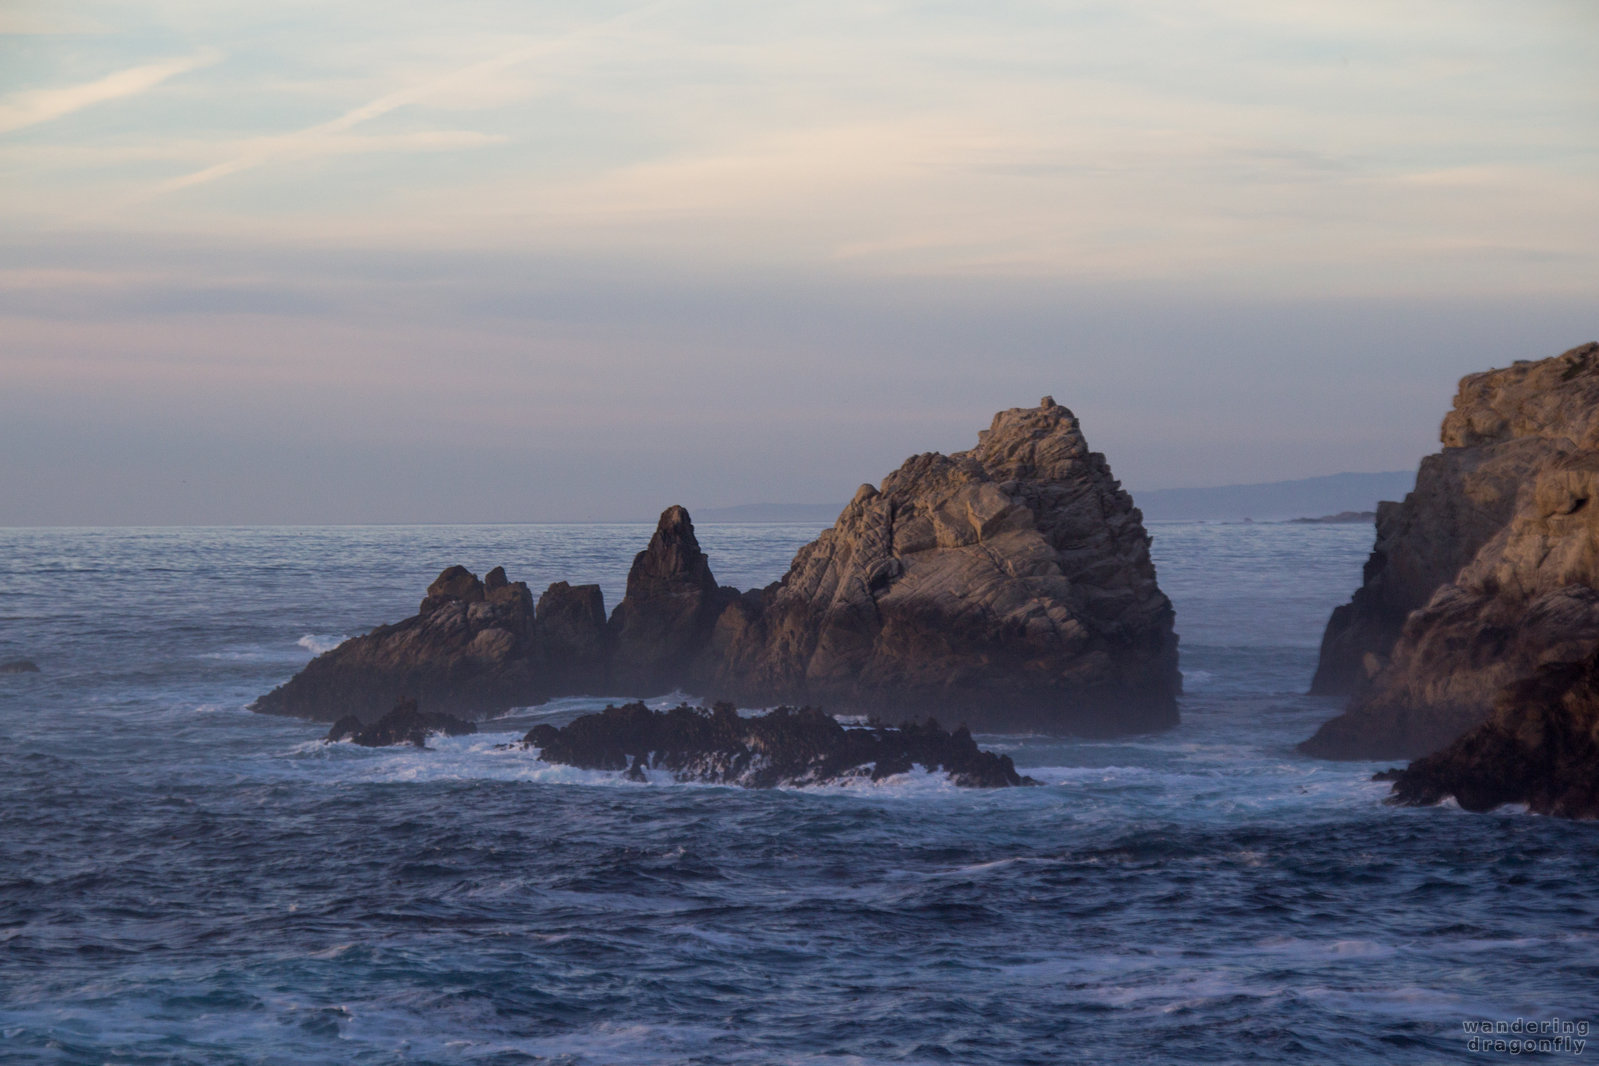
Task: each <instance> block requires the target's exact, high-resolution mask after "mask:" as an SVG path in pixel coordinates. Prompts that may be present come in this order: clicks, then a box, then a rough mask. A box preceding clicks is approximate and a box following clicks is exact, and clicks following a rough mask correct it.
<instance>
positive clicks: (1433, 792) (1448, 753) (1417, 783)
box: [1391, 651, 1599, 818]
mask: <svg viewBox="0 0 1599 1066" xmlns="http://www.w3.org/2000/svg"><path fill="white" fill-rule="evenodd" d="M1450 797H1453V798H1454V799H1455V800H1456V802H1458V803H1459V804H1460V806H1462V807H1464V808H1465V809H1466V810H1468V811H1487V810H1492V809H1493V808H1494V807H1497V806H1499V805H1500V804H1502V803H1525V804H1526V805H1527V807H1528V808H1529V809H1530V810H1533V811H1536V812H1538V813H1540V814H1554V815H1559V816H1561V817H1565V818H1599V651H1596V652H1594V654H1592V655H1590V656H1588V658H1587V659H1585V660H1583V661H1581V662H1574V663H1566V662H1556V663H1549V664H1546V665H1545V666H1543V667H1541V668H1540V669H1539V670H1538V671H1537V673H1535V674H1534V675H1533V676H1532V677H1530V678H1524V679H1522V680H1520V681H1517V682H1515V683H1514V684H1512V685H1510V686H1509V687H1508V688H1506V689H1505V690H1504V691H1503V692H1501V693H1500V695H1499V697H1498V700H1497V702H1496V704H1495V709H1494V712H1493V715H1492V716H1491V717H1490V718H1489V719H1488V721H1486V722H1484V723H1483V724H1482V725H1480V726H1478V727H1477V728H1475V729H1473V730H1472V731H1471V732H1469V733H1467V734H1466V735H1465V736H1463V737H1461V738H1459V739H1458V740H1456V741H1455V742H1454V743H1452V744H1450V745H1449V746H1448V747H1446V748H1444V749H1443V750H1442V751H1439V752H1435V753H1434V754H1432V755H1429V756H1427V757H1426V758H1423V759H1418V760H1417V761H1415V762H1413V763H1411V764H1410V766H1409V767H1408V768H1406V769H1405V770H1404V771H1403V772H1402V773H1401V774H1400V775H1399V776H1398V779H1397V780H1396V781H1395V782H1394V788H1393V797H1392V799H1391V802H1393V803H1399V804H1406V805H1412V806H1420V805H1425V804H1432V803H1438V802H1441V801H1442V800H1444V799H1447V798H1450Z"/></svg>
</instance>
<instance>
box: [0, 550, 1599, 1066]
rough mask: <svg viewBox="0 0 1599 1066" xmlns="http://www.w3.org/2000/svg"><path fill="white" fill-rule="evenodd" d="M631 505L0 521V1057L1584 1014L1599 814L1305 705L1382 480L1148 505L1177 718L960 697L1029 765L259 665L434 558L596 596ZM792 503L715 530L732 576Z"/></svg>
mask: <svg viewBox="0 0 1599 1066" xmlns="http://www.w3.org/2000/svg"><path fill="white" fill-rule="evenodd" d="M651 528H652V527H651V526H648V525H627V526H624V525H593V526H581V525H578V526H571V525H547V526H417V527H397V526H381V527H335V528H330V527H314V528H277V527H274V528H216V529H164V528H163V529H12V530H0V546H3V547H0V619H3V623H0V660H3V659H6V658H10V657H14V656H26V657H28V658H31V659H33V660H34V661H36V662H37V663H38V664H39V666H40V668H41V672H40V673H37V674H16V675H0V729H3V736H4V740H3V742H0V1061H3V1062H7V1063H12V1062H17V1063H31V1062H45V1063H85V1064H88V1063H94V1064H100V1063H125V1064H134V1063H152V1064H153V1063H162V1064H167V1063H207V1064H211V1063H218V1064H220V1063H295V1064H311V1063H394V1062H403V1063H484V1064H511V1063H555V1064H570V1066H579V1064H581V1066H597V1064H623V1063H627V1064H631V1063H648V1064H656V1063H661V1064H691V1063H692V1064H706V1066H710V1064H745V1063H828V1064H876V1063H917V1064H921V1063H928V1064H932V1063H960V1064H987V1063H994V1064H1008V1066H1009V1064H1029V1063H1040V1064H1042V1063H1051V1064H1053V1063H1075V1062H1090V1063H1173V1062H1177V1063H1184V1062H1204V1063H1212V1062H1215V1063H1238V1062H1263V1063H1286V1062H1337V1063H1384V1064H1388V1063H1426V1062H1458V1061H1481V1060H1483V1059H1484V1058H1490V1059H1491V1058H1499V1059H1501V1060H1503V1059H1504V1058H1506V1057H1508V1056H1511V1055H1514V1054H1516V1053H1517V1052H1521V1051H1531V1052H1537V1051H1538V1048H1537V1045H1536V1043H1535V1044H1534V1046H1533V1047H1532V1048H1530V1049H1528V1048H1525V1047H1522V1046H1521V1042H1522V1041H1525V1040H1533V1041H1537V1040H1538V1039H1540V1036H1539V1035H1537V1034H1528V1033H1526V1032H1525V1030H1526V1029H1527V1028H1528V1027H1529V1026H1543V1027H1544V1028H1545V1030H1546V1033H1545V1034H1544V1035H1543V1036H1542V1037H1541V1038H1542V1039H1550V1040H1553V1039H1558V1040H1561V1041H1564V1042H1565V1043H1563V1044H1560V1045H1559V1046H1556V1045H1555V1044H1554V1043H1551V1044H1549V1045H1548V1047H1547V1053H1546V1054H1543V1055H1542V1058H1544V1059H1545V1060H1547V1059H1551V1058H1552V1059H1557V1060H1558V1059H1567V1058H1573V1057H1577V1056H1578V1055H1579V1054H1580V1052H1581V1051H1584V1050H1586V1052H1587V1056H1588V1057H1592V1056H1595V1055H1599V1048H1595V1049H1587V1048H1586V1044H1585V1041H1586V1039H1587V1029H1588V1026H1589V1025H1590V1024H1591V1023H1593V1022H1599V878H1596V876H1595V874H1596V870H1599V863H1596V858H1599V826H1596V825H1594V824H1585V823H1571V822H1564V821H1558V820H1555V819H1550V818H1543V817H1538V816H1534V815H1529V814H1527V813H1526V812H1524V811H1521V810H1515V809H1504V810H1501V811H1499V812H1495V813H1492V814H1487V815H1474V814H1469V813H1466V812H1463V811H1461V810H1459V809H1457V808H1454V807H1450V806H1444V807H1436V808H1427V809H1395V808H1390V807H1387V806H1385V805H1384V804H1383V802H1382V800H1383V797H1384V795H1385V794H1386V791H1387V786H1386V785H1383V784H1377V783H1373V782H1372V781H1371V780H1370V777H1371V775H1372V773H1373V772H1374V771H1375V770H1377V769H1380V768H1382V767H1381V766H1379V765H1377V764H1369V763H1327V762H1320V761H1316V760H1312V759H1308V758H1305V757H1303V756H1300V755H1298V754H1297V753H1296V752H1295V751H1294V744H1295V743H1296V742H1297V741H1299V740H1302V739H1303V738H1305V737H1307V736H1309V735H1310V734H1311V733H1312V732H1313V731H1314V729H1315V727H1316V725H1317V724H1318V723H1319V722H1320V721H1322V720H1323V719H1325V718H1327V717H1330V716H1331V715H1332V714H1334V713H1335V712H1336V709H1337V708H1336V705H1335V704H1334V703H1332V702H1330V701H1327V700H1322V699H1316V698H1312V697H1309V696H1307V695H1304V692H1305V689H1306V688H1307V687H1308V684H1309V680H1310V676H1311V673H1312V671H1313V669H1314V665H1315V659H1316V647H1317V643H1318V641H1319V638H1320V633H1321V627H1322V625H1323V624H1324V623H1325V621H1326V617H1327V614H1328V612H1329V611H1330V610H1331V609H1332V608H1333V607H1334V606H1336V605H1337V604H1339V603H1341V602H1343V601H1344V600H1345V599H1346V598H1347V597H1348V595H1349V593H1350V591H1351V590H1352V589H1353V588H1354V587H1355V586H1356V585H1357V584H1358V582H1359V575H1360V567H1361V564H1362V562H1363V561H1364V559H1365V556H1366V553H1367V551H1368V550H1369V548H1370V543H1371V531H1370V529H1369V528H1367V527H1364V526H1305V525H1286V524H1284V525H1277V524H1264V523H1262V524H1254V525H1222V524H1202V523H1154V524H1153V525H1152V526H1151V531H1152V533H1153V534H1154V538H1155V543H1154V552H1155V558H1156V565H1157V567H1158V570H1159V574H1160V581H1161V585H1162V587H1163V588H1164V589H1165V590H1166V592H1167V594H1168V595H1169V596H1170V597H1171V598H1172V600H1173V602H1174V604H1175V606H1176V610H1177V627H1178V631H1179V632H1180V634H1181V636H1182V645H1181V647H1182V668H1183V672H1184V678H1185V688H1186V694H1185V696H1184V698H1183V701H1182V716H1183V721H1182V725H1181V726H1180V727H1179V728H1177V729H1175V730H1172V731H1170V732H1167V733H1162V734H1158V735H1152V736H1138V737H1128V738H1124V739H1119V740H1111V741H1105V740H1098V741H1074V740H1060V739H1051V738H1045V737H1014V736H1006V737H990V736H979V738H978V740H979V743H981V744H982V745H983V746H985V747H988V748H991V749H994V750H1000V751H1004V752H1006V753H1008V754H1010V755H1011V756H1012V757H1013V758H1014V759H1015V761H1016V763H1017V766H1018V767H1019V768H1020V769H1021V770H1022V771H1023V772H1024V773H1027V774H1030V775H1032V776H1033V777H1035V778H1037V779H1039V780H1040V781H1042V782H1043V786H1042V787H1038V788H1017V789H1002V790H997V791H977V790H962V789H957V788H954V787H951V786H949V785H948V784H947V783H945V782H943V781H942V780H940V779H937V778H933V777H930V776H928V775H924V774H920V773H913V774H909V775H905V776H902V777H898V778H892V779H889V780H887V781H884V782H882V783H880V784H876V785H872V784H863V783H854V784H851V785H848V786H834V787H818V788H808V789H786V790H774V791H745V790H741V789H737V788H726V787H713V786H705V785H684V784H674V783H672V782H670V781H669V780H667V779H666V778H664V777H663V776H662V775H660V774H656V775H654V776H653V778H652V780H650V781H649V782H647V783H637V782H629V781H625V780H623V779H622V778H621V776H620V775H618V774H610V773H598V772H586V771H577V770H572V769H569V768H562V767H553V766H549V765H546V764H544V763H541V762H540V761H539V760H538V759H537V758H536V757H535V756H534V755H533V754H532V753H530V752H526V751H520V750H500V749H499V747H498V746H499V745H501V744H504V743H505V742H507V741H511V740H514V739H517V738H519V737H520V736H521V734H522V733H523V732H525V731H526V730H527V729H528V728H529V726H530V725H532V724H533V723H535V722H538V721H551V720H553V721H557V722H559V721H564V720H566V719H568V718H570V717H572V716H574V715H576V714H578V713H581V712H583V711H587V710H591V709H595V708H598V707H600V706H603V705H604V703H605V702H606V701H605V700H561V701H557V702H555V703H552V704H548V705H545V706H542V707H538V708H531V709H524V710H518V711H516V712H514V713H512V714H510V715H508V716H506V717H504V718H502V719H497V720H494V721H490V722H487V723H484V724H483V730H484V731H483V732H482V733H480V734H478V735H475V736H469V737H459V738H452V739H443V738H439V739H435V740H433V741H431V742H430V746H429V748H428V750H423V751H417V750H413V749H405V750H400V749H379V750H370V749H362V748H357V747H355V746H353V745H350V744H335V745H329V744H324V743H323V742H322V741H321V737H322V735H323V733H324V732H325V731H326V728H327V726H326V724H325V723H324V724H318V723H312V722H302V721H297V720H293V719H282V718H269V717H264V716H259V715H254V714H251V713H249V712H248V711H246V710H245V709H244V708H245V706H246V704H248V703H249V702H250V701H251V700H252V699H253V698H255V697H256V696H258V695H259V694H261V693H262V692H265V691H266V690H268V689H270V688H271V687H273V686H274V685H276V684H279V683H281V682H282V681H284V680H285V679H287V678H288V677H289V676H291V675H292V674H293V673H294V672H295V671H296V670H298V669H299V668H300V667H301V666H302V665H304V663H306V662H307V661H308V660H309V659H310V658H311V656H312V654H313V653H315V652H317V651H320V650H323V649H325V648H328V647H331V646H333V645H334V644H336V643H337V642H338V641H339V640H341V639H344V638H345V637H348V636H351V635H354V634H357V633H360V632H362V631H364V630H366V629H368V628H370V627H371V626H373V625H375V624H378V623H380V622H386V621H397V620H398V619H400V618H403V617H405V616H406V615H409V614H411V613H412V612H414V611H415V609H416V605H417V603H418V601H419V600H420V599H421V596H422V592H423V589H424V588H425V587H426V585H427V583H428V582H429V581H430V580H431V579H432V578H433V577H434V576H435V575H436V574H437V573H438V571H439V570H440V569H442V568H443V567H444V566H446V565H448V564H452V563H462V564H465V565H466V566H468V567H470V568H472V569H473V570H474V571H476V572H477V573H479V574H482V573H483V572H485V571H486V570H488V569H489V568H491V567H493V566H495V565H504V566H505V567H506V569H507V570H508V571H509V574H510V577H511V579H512V580H525V581H527V582H528V583H529V585H530V586H532V587H533V589H534V591H535V593H537V592H538V591H539V590H540V589H541V588H542V587H543V586H544V585H545V584H547V583H548V582H550V581H554V580H558V579H565V580H571V581H597V582H599V583H600V584H601V585H602V586H603V587H604V589H605V594H606V604H607V607H610V606H613V605H614V604H615V603H616V601H617V599H618V598H619V597H620V595H621V591H622V584H623V581H624V579H625V576H626V572H627V567H628V565H629V563H630V562H631V559H632V556H633V553H635V552H637V551H639V550H640V549H642V548H643V546H644V544H645V542H646V541H647V540H648V537H649V534H650V531H651ZM815 532H816V529H815V527H813V526H752V525H746V526H735V525H705V526H702V527H701V528H700V530H699V533H700V540H701V543H702V545H703V546H704V547H705V549H706V551H707V553H708V554H709V556H710V559H711V564H712V566H713V568H714V569H715V572H716V574H717V576H718V578H719V579H720V580H721V581H722V582H723V583H724V584H736V585H739V586H741V587H752V586H757V585H763V584H765V583H767V582H769V581H771V580H774V579H775V578H777V577H778V576H779V575H780V574H781V573H782V572H783V570H784V569H785V568H786V567H787V564H788V562H789V559H790V558H791V557H792V555H793V552H794V551H795V549H796V548H797V547H798V546H799V545H800V544H802V543H804V542H805V541H807V540H809V539H810V538H811V537H812V536H813V535H814V534H815ZM617 695H618V696H623V695H629V694H624V693H618V694H617ZM647 695H649V696H651V697H654V699H652V700H651V702H652V703H656V704H657V705H666V704H668V703H670V702H675V701H676V699H677V698H678V695H679V694H670V693H650V694H647ZM946 724H953V723H946ZM1484 1022H1487V1023H1490V1024H1492V1025H1496V1026H1497V1025H1501V1024H1503V1027H1504V1028H1505V1029H1506V1030H1507V1031H1508V1032H1509V1035H1499V1036H1496V1037H1495V1038H1494V1039H1496V1040H1500V1041H1503V1042H1504V1043H1503V1044H1502V1045H1501V1046H1499V1047H1498V1048H1497V1049H1494V1048H1493V1047H1492V1046H1490V1049H1489V1050H1487V1051H1483V1050H1481V1048H1482V1045H1481V1043H1480V1041H1481V1040H1482V1036H1481V1034H1480V1033H1474V1032H1473V1031H1472V1027H1474V1026H1475V1027H1478V1028H1480V1027H1481V1025H1482V1023H1484ZM1517 1027H1519V1028H1517ZM1596 1039H1599V1038H1596ZM1473 1040H1477V1041H1479V1043H1478V1044H1477V1045H1475V1046H1474V1045H1473V1044H1472V1041H1473ZM1513 1043H1514V1044H1515V1045H1516V1046H1517V1047H1516V1051H1512V1050H1510V1048H1511V1046H1512V1044H1513ZM1579 1044H1580V1045H1581V1046H1579Z"/></svg>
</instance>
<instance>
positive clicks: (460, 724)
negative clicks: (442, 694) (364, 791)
mask: <svg viewBox="0 0 1599 1066" xmlns="http://www.w3.org/2000/svg"><path fill="white" fill-rule="evenodd" d="M476 732H477V726H475V725H473V724H472V723H471V722H468V721H465V720H463V719H460V718H457V717H455V716H454V715H451V714H428V713H425V712H423V711H419V710H417V706H416V701H415V700H401V701H400V702H399V703H397V704H395V706H394V709H393V710H391V711H390V712H389V713H388V714H385V715H384V716H383V717H382V718H379V719H378V720H377V721H375V722H373V723H371V724H370V725H365V724H363V723H362V722H361V719H359V718H357V717H356V716H355V715H353V714H352V715H347V716H345V717H343V718H340V719H339V720H338V721H337V722H335V723H334V724H333V728H332V729H329V730H328V736H327V739H328V742H329V743H333V742H334V741H339V740H349V741H352V742H354V743H356V744H359V745H361V746H362V747H363V748H386V747H389V746H391V745H394V744H409V745H411V746H412V747H415V748H425V747H427V738H428V737H429V736H431V735H433V734H435V733H443V734H444V735H445V736H447V737H462V736H468V735H470V734H472V733H476Z"/></svg>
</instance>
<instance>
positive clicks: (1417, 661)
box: [1302, 344, 1599, 758]
mask: <svg viewBox="0 0 1599 1066" xmlns="http://www.w3.org/2000/svg"><path fill="white" fill-rule="evenodd" d="M1442 438H1443V444H1444V450H1443V451H1442V452H1441V453H1439V454H1437V455H1432V456H1428V457H1427V458H1426V459H1424V460H1423V461H1422V465H1421V470H1420V472H1419V473H1418V474H1417V478H1416V489H1415V491H1414V492H1412V493H1411V494H1410V495H1409V496H1407V497H1406V499H1405V501H1404V503H1402V504H1394V503H1384V504H1382V505H1381V506H1380V508H1379V510H1378V515H1377V543H1376V547H1375V548H1374V550H1373V551H1372V555H1371V558H1370V560H1369V561H1368V562H1367V564H1366V572H1365V581H1364V584H1363V585H1362V587H1361V588H1360V590H1359V591H1357V592H1356V593H1355V596H1354V598H1353V599H1352V600H1351V601H1350V603H1349V604H1347V605H1345V606H1343V607H1340V608H1338V609H1337V610H1336V611H1334V612H1333V617H1332V619H1331V621H1330V622H1329V623H1328V626H1327V632H1326V635H1325V637H1324V638H1323V641H1322V652H1321V662H1320V665H1319V666H1318V668H1317V673H1316V679H1315V682H1314V684H1313V689H1312V690H1313V691H1316V692H1321V693H1329V694H1333V693H1340V692H1346V691H1352V692H1353V696H1352V698H1351V701H1350V704H1349V707H1348V709H1347V710H1346V711H1345V713H1344V714H1343V715H1342V716H1340V717H1339V718H1336V719H1334V720H1333V721H1331V722H1328V723H1326V724H1325V725H1324V726H1323V727H1322V728H1321V730H1320V731H1318V732H1317V734H1316V735H1315V736H1314V737H1312V738H1311V739H1310V740H1309V741H1307V742H1306V743H1305V744H1304V745H1302V748H1303V750H1305V751H1306V752H1308V753H1310V754H1313V755H1321V756H1326V757H1331V758H1414V757H1417V756H1420V755H1424V754H1426V753H1427V752H1429V751H1433V750H1436V749H1437V748H1439V747H1441V746H1443V745H1444V744H1447V743H1449V742H1450V741H1451V740H1453V739H1455V738H1456V737H1458V736H1460V735H1461V734H1462V733H1464V732H1465V731H1466V730H1468V729H1470V728H1472V727H1473V726H1475V725H1477V724H1479V723H1481V722H1482V721H1483V720H1484V719H1485V718H1486V717H1487V716H1488V713H1489V711H1490V710H1491V708H1492V705H1493V700H1494V697H1495V695H1496V694H1497V693H1498V692H1499V691H1500V690H1501V689H1503V688H1504V687H1505V685H1506V684H1508V683H1510V682H1511V681H1514V680H1516V679H1518V678H1522V677H1526V676H1528V675H1529V674H1531V673H1532V672H1533V671H1534V670H1535V669H1536V668H1537V667H1538V666H1539V665H1541V664H1542V663H1546V662H1555V661H1567V660H1571V659H1574V658H1579V657H1581V656H1583V655H1585V654H1586V653H1587V651H1588V649H1589V648H1591V647H1592V646H1593V644H1594V643H1595V641H1596V640H1599V592H1596V589H1599V552H1596V548H1595V538H1596V535H1599V508H1589V507H1588V506H1587V504H1588V501H1589V500H1590V499H1592V498H1593V496H1594V495H1595V492H1596V490H1599V345H1595V344H1588V345H1584V346H1582V347H1580V348H1575V349H1572V350H1571V351H1569V352H1566V353H1565V354H1564V355H1561V356H1557V357H1555V358H1552V359H1545V360H1542V361H1539V362H1521V363H1517V364H1515V365H1514V366H1512V367H1510V368H1508V369H1505V370H1494V371H1488V372H1486V373H1482V374H1473V375H1471V376H1469V377H1467V378H1465V379H1464V380H1463V381H1462V382H1461V384H1460V392H1459V394H1458V395H1457V396H1456V398H1455V404H1454V409H1453V410H1452V411H1451V412H1450V413H1449V415H1448V416H1447V417H1446V418H1445V419H1444V424H1443V431H1442Z"/></svg>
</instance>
